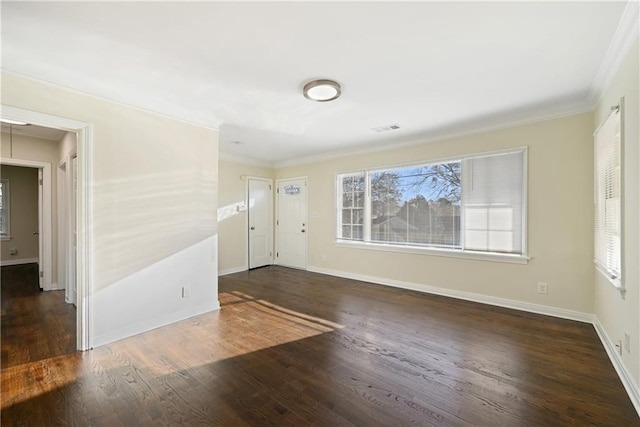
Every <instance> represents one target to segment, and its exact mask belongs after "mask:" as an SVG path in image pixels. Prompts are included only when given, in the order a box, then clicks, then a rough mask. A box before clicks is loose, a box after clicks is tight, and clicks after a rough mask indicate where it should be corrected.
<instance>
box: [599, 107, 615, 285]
mask: <svg viewBox="0 0 640 427" xmlns="http://www.w3.org/2000/svg"><path fill="white" fill-rule="evenodd" d="M594 149H595V152H594V156H595V171H594V172H595V226H594V229H595V232H594V253H595V256H594V261H595V263H596V266H597V268H598V269H599V270H600V271H601V272H602V273H603V274H604V275H605V276H607V277H608V278H609V279H610V280H611V281H612V282H613V284H614V285H615V286H617V287H621V285H622V282H621V277H622V267H621V251H622V249H621V240H620V236H621V225H622V221H621V192H620V177H621V174H620V161H621V153H620V110H619V108H616V109H614V110H613V111H612V112H611V114H610V115H609V117H608V118H607V119H606V120H605V122H604V123H603V124H602V125H601V126H600V127H599V128H598V130H597V131H596V132H595V134H594Z"/></svg>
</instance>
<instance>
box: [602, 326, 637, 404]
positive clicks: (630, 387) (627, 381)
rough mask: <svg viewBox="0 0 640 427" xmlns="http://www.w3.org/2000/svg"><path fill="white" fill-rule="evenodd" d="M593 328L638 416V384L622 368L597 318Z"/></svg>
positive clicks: (620, 361) (614, 349)
mask: <svg viewBox="0 0 640 427" xmlns="http://www.w3.org/2000/svg"><path fill="white" fill-rule="evenodd" d="M593 326H594V328H595V329H596V333H597V334H598V337H599V338H600V341H602V345H603V346H604V349H605V350H606V352H607V355H608V356H609V360H611V363H612V364H613V367H614V368H615V370H616V372H617V374H618V377H620V381H622V385H624V388H625V390H626V391H627V394H628V395H629V399H631V403H633V406H634V407H635V408H636V412H638V415H640V389H639V388H638V384H636V382H635V381H634V380H633V376H632V375H631V373H629V371H628V370H627V368H626V367H625V366H624V363H623V362H622V358H621V357H620V354H618V351H617V349H616V346H615V344H614V343H613V341H611V339H610V338H609V335H608V334H607V332H606V331H605V329H604V327H603V326H602V323H600V319H598V316H595V315H594V316H593Z"/></svg>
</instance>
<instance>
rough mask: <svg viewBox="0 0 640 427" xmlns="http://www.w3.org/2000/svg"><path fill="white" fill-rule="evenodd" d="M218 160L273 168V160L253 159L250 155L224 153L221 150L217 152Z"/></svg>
mask: <svg viewBox="0 0 640 427" xmlns="http://www.w3.org/2000/svg"><path fill="white" fill-rule="evenodd" d="M218 160H222V161H225V162H231V163H240V164H243V165H251V166H261V167H265V168H272V169H273V162H270V161H267V160H259V159H254V158H252V157H246V156H239V155H237V154H231V153H225V152H222V151H220V152H218Z"/></svg>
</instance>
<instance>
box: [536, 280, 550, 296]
mask: <svg viewBox="0 0 640 427" xmlns="http://www.w3.org/2000/svg"><path fill="white" fill-rule="evenodd" d="M538 293H539V294H545V295H546V294H548V293H549V286H548V285H547V283H546V282H538Z"/></svg>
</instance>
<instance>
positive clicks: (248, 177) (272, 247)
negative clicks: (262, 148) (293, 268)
mask: <svg viewBox="0 0 640 427" xmlns="http://www.w3.org/2000/svg"><path fill="white" fill-rule="evenodd" d="M251 180H254V181H264V182H267V183H269V185H271V188H273V179H271V178H263V177H259V176H247V177H246V180H245V192H244V194H245V202H244V205H245V206H246V207H247V214H246V215H245V221H244V222H245V224H244V230H245V236H246V237H245V242H246V248H245V253H246V254H247V270H249V269H250V268H251V245H250V244H249V240H250V239H251V233H250V232H249V227H250V225H249V211H250V209H251V206H250V205H249V201H250V198H249V181H251ZM274 194H275V192H273V190H272V193H271V221H269V235H270V236H271V251H272V252H271V264H273V261H274V256H273V254H274V250H275V245H274V241H275V239H274V234H273V230H274V228H273V223H274V219H273V218H274V217H273V215H274V210H273V202H274V200H273V195H274Z"/></svg>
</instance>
